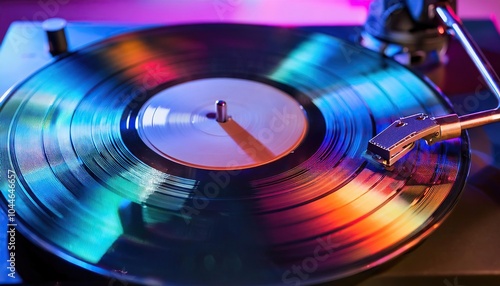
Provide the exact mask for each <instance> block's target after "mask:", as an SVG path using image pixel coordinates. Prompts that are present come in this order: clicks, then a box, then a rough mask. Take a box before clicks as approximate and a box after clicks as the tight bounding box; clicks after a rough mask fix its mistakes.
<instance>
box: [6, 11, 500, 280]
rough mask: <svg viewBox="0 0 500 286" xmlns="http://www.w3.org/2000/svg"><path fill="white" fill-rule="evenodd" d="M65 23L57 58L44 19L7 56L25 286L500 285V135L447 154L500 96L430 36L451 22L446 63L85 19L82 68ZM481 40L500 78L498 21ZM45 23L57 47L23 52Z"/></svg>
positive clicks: (10, 170) (285, 36)
mask: <svg viewBox="0 0 500 286" xmlns="http://www.w3.org/2000/svg"><path fill="white" fill-rule="evenodd" d="M376 2H377V3H378V4H380V2H382V1H375V2H374V3H375V4H374V5H373V6H372V8H371V9H372V10H371V12H372V13H373V14H372V16H373V15H374V14H377V7H376V4H377V3H376ZM396 2H397V1H396ZM399 2H400V3H403V1H399ZM438 2H441V1H438ZM380 5H382V4H380ZM384 5H385V4H384ZM382 6H383V5H382ZM443 7H446V8H447V9H448V10H445V12H446V11H448V12H449V13H452V12H453V9H454V7H453V6H443ZM389 8H390V7H384V9H383V10H384V11H385V10H388V9H389ZM409 11H410V12H411V11H414V10H409ZM429 11H430V10H429ZM437 11H438V13H439V11H440V10H439V9H437ZM441 12H443V11H441ZM422 13H423V12H422ZM424 14H425V13H424ZM400 15H401V14H398V15H397V16H400ZM446 15H448V16H449V17H451V16H452V14H446ZM436 17H437V16H436ZM377 19H380V18H377ZM371 20H373V19H371ZM427 20H428V19H425V20H422V21H423V22H425V21H427ZM57 21H58V20H56V21H55V22H53V21H52V22H50V21H49V22H45V23H44V24H45V25H49V26H51V27H49V30H50V31H49V37H55V38H54V39H53V41H51V42H50V49H51V52H52V54H53V55H54V57H52V56H50V55H49V53H48V52H47V51H46V49H45V50H43V49H39V47H37V46H36V45H39V46H44V47H47V46H48V45H47V42H46V40H45V36H46V34H45V32H44V30H43V29H42V26H41V24H40V23H38V24H33V23H26V22H20V23H15V24H13V25H12V26H11V30H10V31H9V34H8V35H7V37H6V40H5V42H4V44H3V48H2V51H1V53H0V62H8V63H12V64H11V65H3V66H5V67H7V66H9V67H10V68H9V69H6V68H0V72H1V75H2V76H3V77H4V78H5V79H6V80H5V81H3V82H2V90H5V91H6V93H5V94H4V96H3V97H2V105H1V110H0V122H2V126H3V128H2V130H1V131H0V146H1V148H0V150H1V151H0V152H1V155H0V166H1V167H2V168H1V169H2V170H3V171H4V173H5V174H4V175H2V176H1V178H2V182H1V183H2V194H3V201H4V204H3V209H4V211H5V214H4V215H3V216H2V219H4V221H3V222H2V223H4V224H5V225H6V231H5V232H3V233H4V235H5V240H6V242H5V243H6V245H7V251H6V252H5V253H4V255H5V257H6V259H2V260H3V261H7V262H6V264H5V267H3V269H4V270H5V269H6V271H5V274H4V277H7V278H6V280H5V281H6V282H9V281H12V280H8V279H9V278H11V277H10V276H9V275H11V276H16V280H15V281H16V282H19V283H21V282H20V281H24V282H26V283H30V284H49V285H86V284H88V283H92V284H102V285H132V284H141V285H142V284H147V285H171V284H173V285H176V284H189V285H192V284H195V285H199V284H212V285H247V284H248V285H281V284H284V285H311V284H320V283H332V284H333V285H401V284H404V285H497V284H498V281H500V259H498V257H497V256H498V254H500V248H499V247H500V246H499V244H498V239H499V238H500V225H499V224H498V223H497V222H498V221H499V220H498V218H499V217H500V211H499V208H498V202H499V201H500V200H499V198H500V197H499V195H498V193H495V192H494V191H495V185H496V183H498V179H496V177H495V176H496V175H498V174H499V172H498V169H497V164H498V163H497V161H498V159H499V158H500V157H499V156H498V155H497V154H498V149H497V148H498V147H497V145H495V144H496V142H497V138H498V135H497V133H498V130H499V129H498V128H499V127H498V125H495V124H490V125H487V126H482V127H480V128H477V129H471V130H470V131H469V132H465V131H464V132H458V134H457V132H456V131H454V132H451V133H453V135H454V136H449V137H450V138H441V139H443V140H441V141H440V142H436V143H434V142H431V141H434V140H435V139H440V138H435V137H432V136H434V134H435V133H436V132H438V133H439V134H438V135H441V134H446V132H445V131H443V130H444V129H446V128H444V129H443V127H442V126H445V127H446V126H448V125H446V124H443V120H444V119H443V120H441V121H440V119H439V118H445V119H446V120H444V121H445V122H444V123H448V122H450V121H449V120H448V119H447V118H448V117H447V116H448V115H449V114H453V113H455V112H456V113H457V114H458V115H460V116H463V115H466V114H471V113H472V112H476V111H479V110H488V109H492V108H495V107H496V104H497V102H496V98H495V96H494V94H493V93H492V92H490V91H488V88H487V87H488V83H489V81H488V80H487V81H486V82H483V81H482V80H481V77H480V73H479V72H478V71H477V69H476V68H475V66H474V64H473V62H472V61H471V60H470V59H469V58H468V57H467V53H466V50H464V48H463V47H462V45H460V44H459V42H458V41H457V40H455V39H451V40H450V41H449V42H448V41H447V40H446V41H435V38H434V37H429V38H427V36H428V34H429V31H430V30H432V31H434V28H435V27H434V26H433V25H431V24H429V23H426V26H425V27H424V28H422V31H424V32H423V33H422V34H418V36H422V35H423V36H422V37H423V39H424V40H423V41H424V42H425V43H426V45H425V48H422V47H420V46H418V45H407V46H406V48H401V46H398V45H393V43H392V42H389V43H387V42H384V41H379V40H381V39H382V40H386V39H387V38H388V37H389V38H390V37H392V36H396V37H398V39H403V40H404V39H406V38H405V37H400V36H401V33H400V32H401V31H398V33H394V34H391V33H389V32H388V30H383V29H382V30H383V31H384V32H386V33H385V34H384V35H381V34H377V31H378V32H380V31H382V30H377V27H378V26H377V25H376V24H373V22H370V19H369V20H368V21H367V24H366V27H365V30H364V31H365V32H363V33H360V31H361V29H359V27H357V26H343V27H329V26H321V27H320V26H315V27H280V26H266V25H249V24H219V23H212V24H186V25H175V26H166V27H165V26H163V27H136V26H129V25H126V26H118V25H116V26H112V25H91V26H87V25H83V24H78V23H70V24H69V25H68V27H67V29H66V35H67V37H68V39H69V40H68V42H69V43H70V47H69V52H66V47H65V41H64V38H61V36H62V35H61V34H60V33H61V31H60V30H57V29H52V28H53V25H56V26H57V25H58V24H60V23H58V22H57ZM454 24H456V23H454ZM464 25H465V26H466V27H467V28H468V30H469V31H470V32H471V34H472V35H473V36H474V39H475V40H476V42H477V43H478V45H479V46H481V47H483V48H484V47H486V50H485V54H486V57H485V58H488V60H489V61H490V62H491V63H492V66H493V67H496V68H497V70H498V67H499V66H500V62H499V60H500V50H498V47H500V45H499V43H500V38H499V37H498V33H497V32H496V30H495V28H494V26H493V25H492V24H491V23H490V22H487V21H470V22H465V23H464ZM449 26H450V27H451V26H453V23H452V24H449ZM27 27H30V28H29V29H31V31H32V32H33V34H32V35H33V38H38V39H39V40H38V41H33V45H30V46H27V47H23V49H25V51H26V52H21V53H19V51H12V50H9V49H8V48H7V49H6V48H5V47H6V46H7V47H8V45H9V43H12V41H15V40H16V37H19V35H20V34H22V33H23V31H24V32H25V31H26V29H27ZM374 27H375V28H374ZM442 27H443V26H442V25H441V24H440V25H439V28H442ZM45 28H46V27H45ZM370 28H374V29H375V30H370ZM457 29H458V30H454V31H455V33H457V32H459V31H461V30H460V27H459V28H457ZM124 31H126V33H123V34H122V33H121V32H124ZM412 31H414V30H412ZM417 31H418V32H420V30H418V29H417ZM436 31H437V33H442V34H444V33H443V32H444V30H442V31H441V30H439V29H437V28H436ZM58 33H59V34H58ZM75 35H76V36H75ZM110 35H113V36H110ZM445 38H446V37H445V36H441V38H439V39H445ZM466 40H467V39H466ZM360 41H361V42H362V43H363V44H364V45H365V46H367V47H369V48H370V49H369V48H367V47H362V46H361V45H360ZM419 43H420V42H419ZM427 48H428V49H427ZM371 49H374V50H376V51H373V50H371ZM495 49H496V50H495ZM34 50H35V51H39V50H43V54H42V53H38V52H37V53H35V54H34V56H31V57H30V58H26V57H25V56H26V55H29V54H30V51H34ZM488 51H490V52H488ZM16 55H17V56H16ZM20 55H21V56H20ZM391 57H392V58H391ZM481 57H483V56H482V55H481V54H479V55H478V58H479V60H480V61H481V62H486V60H485V59H482V58H481ZM393 58H394V59H393ZM396 60H399V61H402V62H405V63H414V62H415V61H421V63H420V65H417V66H414V67H406V66H404V65H402V64H401V63H398V62H397V61H396ZM433 60H434V62H433ZM483 69H484V70H486V74H488V71H489V72H490V74H491V75H492V83H490V86H492V87H493V90H494V88H495V84H496V82H495V75H494V72H493V69H491V68H490V66H489V65H488V64H487V63H486V65H485V66H483ZM464 70H467V73H464V72H462V71H464ZM483 73H484V71H483ZM424 74H425V75H426V76H427V77H424ZM18 80H21V81H19V82H18V83H16V82H17V81H18ZM11 85H12V87H11ZM413 114H417V115H415V116H416V117H415V118H413V117H407V116H411V115H413ZM400 118H403V119H400ZM435 118H438V119H435ZM461 118H464V117H461ZM409 120H414V121H416V122H424V123H425V124H426V125H425V128H434V125H432V124H431V125H427V123H428V122H431V123H436V122H437V123H439V124H438V125H439V126H438V129H437V130H438V131H435V130H436V129H425V132H427V133H425V136H424V135H422V136H420V135H418V134H421V133H419V132H420V131H421V130H420V129H416V131H415V132H412V133H410V135H411V136H410V137H411V142H410V143H409V142H408V141H404V142H403V141H402V140H407V139H408V136H409V135H408V134H406V133H404V132H403V134H401V133H399V132H396V133H392V132H393V131H391V126H396V128H399V127H402V126H403V127H405V126H413V125H412V124H413V123H412V122H413V121H411V122H410V121H409ZM476 121H477V120H476ZM464 122H465V121H464ZM452 123H453V124H452V125H453V126H455V125H456V121H453V122H452ZM429 126H430V127H429ZM440 126H441V127H440ZM453 126H452V127H453ZM387 127H389V129H385V128H387ZM419 128H420V127H419ZM439 128H441V129H439ZM384 130H385V131H384ZM398 130H400V129H398ZM422 130H424V129H422ZM428 130H432V132H430V131H428ZM446 130H449V129H446ZM460 131H461V130H460ZM387 132H389V133H387ZM386 134H389V136H387V135H386ZM415 134H416V135H415ZM384 136H386V137H384ZM397 136H399V137H397ZM429 136H431V137H429ZM420 137H422V138H423V139H426V140H427V141H428V142H429V143H434V144H426V142H424V141H423V140H415V139H417V138H420ZM444 137H446V136H444ZM451 137H453V138H451ZM380 138H382V139H380ZM384 138H389V139H384ZM394 138H398V139H397V140H394ZM444 139H446V140H444ZM391 140H393V141H395V143H394V144H393V145H390V144H389V145H388V146H385V145H384V144H385V143H387V142H388V141H391ZM391 142H392V141H391ZM401 142H403V143H401ZM391 144H392V143H391ZM393 146H396V147H393ZM377 147H381V148H380V149H382V152H379V151H380V150H379V149H377ZM409 147H412V148H409ZM367 149H369V150H368V151H369V152H368V153H367V152H366V150H367ZM384 150H388V151H387V154H385V153H384V152H383V151H384ZM393 150H396V151H397V152H398V153H391V152H393ZM377 152H378V153H377ZM401 152H403V153H401ZM373 153H375V154H373ZM470 166H472V169H471V168H470ZM9 195H10V196H9ZM7 220H8V221H7ZM12 237H14V238H15V239H14V240H15V243H14V244H12V243H11V244H10V245H14V246H15V247H14V249H9V241H11V240H12ZM12 257H14V258H15V259H14V261H15V262H14V261H13V260H12V259H11V258H12ZM12 262H14V266H12ZM9 267H11V268H9ZM12 267H13V269H14V271H12V270H11V269H12ZM12 273H15V275H12ZM21 279H22V280H21Z"/></svg>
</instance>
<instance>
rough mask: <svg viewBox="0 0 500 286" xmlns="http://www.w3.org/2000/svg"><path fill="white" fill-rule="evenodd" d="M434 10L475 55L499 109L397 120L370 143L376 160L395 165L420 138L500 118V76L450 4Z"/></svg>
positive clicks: (455, 133)
mask: <svg viewBox="0 0 500 286" xmlns="http://www.w3.org/2000/svg"><path fill="white" fill-rule="evenodd" d="M434 9H435V12H436V14H437V15H438V17H439V18H440V20H441V21H442V23H443V24H444V25H445V27H446V31H447V32H448V34H450V35H452V36H454V37H455V38H457V39H458V41H459V42H460V43H461V44H462V46H463V47H464V49H465V50H466V51H467V53H468V54H469V56H470V57H471V58H472V61H473V62H474V64H475V65H476V67H477V68H478V69H479V71H480V73H481V75H482V76H483V78H484V79H485V81H486V83H487V84H488V87H489V89H490V90H491V91H492V92H493V94H494V95H495V96H496V97H497V99H498V100H499V105H497V107H496V108H495V109H490V110H485V111H481V112H476V113H471V114H467V115H463V116H458V115H457V114H449V115H444V116H439V117H430V116H428V115H426V114H416V115H411V116H408V117H403V118H401V119H399V120H397V121H395V122H393V123H392V124H391V125H390V126H389V127H387V128H386V129H385V130H383V131H382V132H380V133H379V134H378V135H377V136H375V137H373V138H372V139H371V140H370V141H369V142H368V148H367V150H368V151H369V152H371V154H372V157H373V158H374V159H375V160H376V161H378V162H380V163H382V164H383V165H385V166H392V165H393V164H394V163H395V162H396V161H397V160H398V159H400V158H401V157H403V156H404V155H405V154H406V153H408V152H409V151H410V150H411V149H412V148H413V147H414V146H415V141H417V140H420V139H424V140H425V141H426V142H427V143H428V144H433V143H435V142H438V141H442V140H446V139H450V138H455V137H459V136H460V134H461V133H462V130H464V129H468V128H472V127H477V126H482V125H485V124H490V123H493V122H497V121H500V109H499V108H500V88H499V80H498V76H497V75H496V73H495V71H494V70H493V68H492V67H491V65H490V64H489V62H488V60H487V59H486V57H485V56H484V55H483V53H482V52H481V50H480V49H479V48H478V46H477V44H476V43H475V42H474V41H473V40H472V38H471V36H470V35H469V33H468V32H467V31H466V30H465V28H464V27H463V25H462V23H461V20H460V19H459V18H458V16H457V15H456V14H455V12H454V11H453V9H451V7H450V6H449V4H448V3H441V4H438V5H436V6H434Z"/></svg>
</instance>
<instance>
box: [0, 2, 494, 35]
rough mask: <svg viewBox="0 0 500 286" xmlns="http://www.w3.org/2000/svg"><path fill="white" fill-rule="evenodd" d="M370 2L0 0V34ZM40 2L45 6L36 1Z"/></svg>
mask: <svg viewBox="0 0 500 286" xmlns="http://www.w3.org/2000/svg"><path fill="white" fill-rule="evenodd" d="M370 2H371V1H370V0H182V1H164V0H121V1H120V0H103V1H96V0H70V1H68V0H64V1H63V0H57V1H36V0H32V1H27V0H17V1H15V0H2V4H1V7H0V15H1V16H2V17H0V37H2V36H3V34H4V33H5V31H6V29H7V27H8V26H9V25H10V23H11V22H13V21H16V20H24V21H42V20H45V19H47V18H51V17H62V18H65V19H66V20H68V21H105V22H117V23H141V24H176V23H194V22H197V23H199V22H243V23H259V24H279V25H326V24H329V25H348V24H362V23H363V22H364V21H365V18H366V15H367V9H368V5H369V3H370ZM44 3H45V5H42V4H44ZM47 3H52V4H51V5H49V4H47ZM54 3H56V4H57V5H54ZM59 3H60V4H59ZM457 3H458V15H459V16H461V17H462V18H464V19H465V18H466V19H470V18H482V19H488V18H490V19H493V20H494V21H495V19H499V18H500V1H498V0H460V1H457ZM495 22H496V21H495ZM497 27H498V25H497Z"/></svg>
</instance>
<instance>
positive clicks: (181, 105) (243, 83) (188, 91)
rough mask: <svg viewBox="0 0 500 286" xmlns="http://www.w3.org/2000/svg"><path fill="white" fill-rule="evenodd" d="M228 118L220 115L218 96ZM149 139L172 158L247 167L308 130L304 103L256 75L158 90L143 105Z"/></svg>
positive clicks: (275, 155)
mask: <svg viewBox="0 0 500 286" xmlns="http://www.w3.org/2000/svg"><path fill="white" fill-rule="evenodd" d="M218 100H223V101H225V102H226V104H227V115H228V120H227V121H226V122H218V121H217V120H216V105H215V103H216V101H218ZM136 127H137V129H138V132H139V136H140V137H141V139H142V140H143V141H144V143H145V144H146V145H147V146H148V147H149V148H151V149H152V150H154V151H155V152H156V153H158V154H160V155H162V156H163V157H165V158H168V159H170V160H172V161H175V162H178V163H181V164H184V165H187V166H190V167H195V168H202V169H218V170H230V169H244V168H250V167H255V166H260V165H263V164H266V163H269V162H272V161H275V160H277V159H279V158H281V157H283V156H285V155H287V154H289V153H290V152H293V150H295V149H296V148H297V146H298V145H299V144H300V142H301V141H302V139H303V138H304V136H305V133H306V131H307V119H306V115H305V112H304V110H303V108H302V107H301V105H300V104H299V103H298V102H297V101H296V100H295V99H293V98H292V97H291V96H289V95H288V94H286V93H285V92H283V91H281V90H279V89H277V88H275V87H272V86H270V85H267V84H264V83H260V82H257V81H251V80H244V79H235V78H209V79H199V80H193V81H190V82H186V83H182V84H179V85H175V86H173V87H170V88H167V89H165V90H163V91H161V92H159V93H158V94H156V95H154V96H153V97H152V98H151V99H150V100H149V101H147V102H146V103H145V104H144V105H143V106H142V108H141V110H140V111H139V116H138V117H137V122H136Z"/></svg>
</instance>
